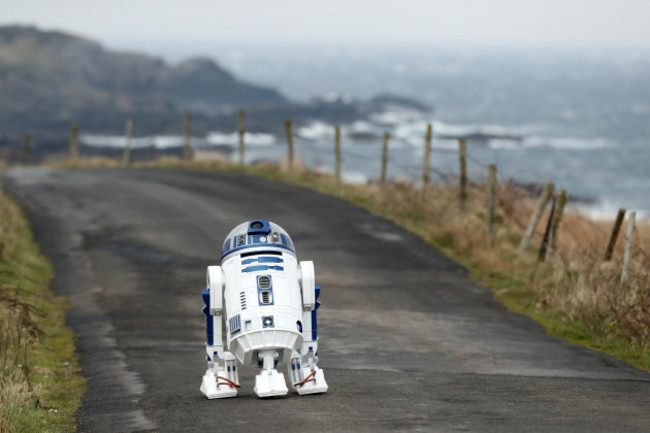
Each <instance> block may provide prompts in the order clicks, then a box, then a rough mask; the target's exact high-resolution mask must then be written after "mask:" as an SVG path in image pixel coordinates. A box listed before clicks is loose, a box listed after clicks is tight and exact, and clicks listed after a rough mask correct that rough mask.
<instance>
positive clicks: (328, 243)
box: [4, 168, 650, 433]
mask: <svg viewBox="0 0 650 433" xmlns="http://www.w3.org/2000/svg"><path fill="white" fill-rule="evenodd" d="M4 188H5V190H7V191H8V192H10V193H11V194H12V195H13V196H14V197H16V198H17V200H18V201H19V202H20V203H21V204H22V205H23V206H24V208H25V209H26V211H27V213H28V215H29V217H30V220H31V221H32V224H33V227H34V230H35V233H36V237H37V240H38V241H39V243H40V245H41V246H42V248H43V251H44V253H45V254H47V255H48V256H49V257H50V258H51V259H52V261H53V264H54V268H55V273H56V276H55V279H54V281H53V289H54V291H55V292H56V293H57V294H59V295H64V296H67V297H69V298H70V300H71V302H72V305H73V308H72V310H71V311H70V312H69V314H68V323H69V324H70V326H71V327H72V328H73V329H74V331H75V332H76V334H77V336H78V350H79V354H80V360H81V364H82V368H83V374H84V375H85V376H86V377H88V378H89V381H88V391H87V393H86V395H85V397H84V400H83V404H82V407H81V409H80V412H79V416H78V425H79V428H78V430H79V431H80V432H99V433H102V432H116V431H160V432H180V431H183V432H193V431H196V432H199V431H200V432H202V431H212V430H223V431H253V430H271V431H280V430H282V431H306V430H311V431H436V432H437V431H440V432H453V431H480V432H496V431H513V432H529V431H530V432H544V431H546V432H564V431H566V432H589V433H594V432H608V433H609V432H613V431H626V432H633V431H648V425H650V375H649V374H647V373H645V372H642V371H640V370H637V369H635V368H633V367H631V366H629V365H627V364H625V363H623V362H621V361H619V360H617V359H615V358H613V357H611V356H608V355H605V354H602V353H598V352H594V351H591V350H588V349H586V348H584V347H580V346H576V345H574V344H570V343H567V342H565V341H562V340H559V339H556V338H552V337H549V336H548V335H546V334H545V333H544V330H543V329H542V327H541V326H539V325H538V324H536V323H535V322H533V321H532V320H531V319H529V318H527V317H524V316H521V315H518V314H514V313H510V312H508V311H506V310H505V308H504V307H503V306H501V305H500V304H499V303H498V302H496V301H495V300H494V298H493V296H492V293H491V292H490V291H489V290H487V289H485V288H483V287H481V286H479V285H477V284H476V283H475V282H473V281H471V279H469V278H468V275H467V272H466V271H465V270H464V269H463V268H462V267H460V266H459V265H457V264H455V263H453V262H451V261H450V260H449V259H447V258H445V257H444V256H443V255H442V254H440V253H439V252H438V251H436V250H435V249H434V248H432V247H430V246H429V245H427V244H426V243H425V242H423V241H422V240H420V239H418V238H416V237H415V236H413V235H412V234H410V233H408V232H406V231H404V230H402V229H400V228H398V227H395V226H394V225H392V224H390V223H388V222H386V221H384V220H382V219H380V218H378V217H375V216H372V215H370V214H368V213H367V212H366V211H364V210H361V209H359V208H356V207H354V206H352V205H350V204H347V203H345V202H342V201H340V200H338V199H335V198H332V197H326V196H322V195H319V194H317V193H315V192H313V191H310V190H307V189H305V188H300V187H295V186H289V185H285V184H282V183H278V182H272V181H269V180H266V179H260V178H254V177H248V176H245V175H241V174H234V173H220V172H198V171H189V170H181V169H164V170H161V169H137V170H127V169H103V170H69V171H65V170H50V169H44V168H30V169H17V170H11V171H6V172H5V174H4ZM252 218H266V219H269V220H271V221H274V222H276V223H278V224H280V225H281V226H283V227H284V228H285V229H287V231H288V232H289V233H290V234H291V236H292V238H293V240H294V243H295V245H296V248H297V251H298V257H299V259H300V260H313V261H314V263H315V265H316V275H317V282H318V283H320V284H321V285H322V287H323V292H322V297H321V301H322V303H323V307H322V308H321V309H320V310H319V313H320V317H319V335H320V337H321V342H320V343H321V345H320V350H319V352H320V353H319V354H320V356H321V364H320V365H321V367H323V369H324V370H325V374H326V376H327V380H328V383H329V385H330V390H329V392H328V393H327V394H324V395H317V396H303V397H300V396H298V395H295V394H290V395H289V396H288V397H287V398H284V399H273V400H260V399H257V398H256V397H255V396H254V394H253V392H252V388H253V383H254V375H255V374H256V370H254V369H242V372H241V382H242V385H243V386H242V389H241V391H240V394H239V396H238V397H236V398H234V399H226V400H218V401H214V400H213V401H208V400H206V399H204V398H203V396H202V395H201V393H200V392H199V390H198V388H199V385H200V381H201V376H202V374H203V371H204V368H205V366H204V361H203V353H204V352H203V338H204V318H203V316H202V315H201V314H200V309H201V307H202V301H201V297H200V290H201V288H202V285H203V282H204V278H205V277H204V274H205V267H206V266H207V265H211V264H217V263H218V261H219V247H220V245H221V243H222V242H223V239H224V236H225V235H226V234H227V233H228V232H229V231H230V230H231V229H232V228H233V227H235V226H236V225H237V224H239V223H241V222H243V221H246V220H249V219H252Z"/></svg>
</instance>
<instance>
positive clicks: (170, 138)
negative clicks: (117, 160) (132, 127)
mask: <svg viewBox="0 0 650 433" xmlns="http://www.w3.org/2000/svg"><path fill="white" fill-rule="evenodd" d="M79 142H80V143H81V144H85V145H86V146H92V147H109V148H116V149H123V148H124V147H126V137H125V136H124V135H95V134H81V135H80V136H79ZM180 146H183V137H181V136H174V135H154V136H148V137H137V138H136V137H134V138H131V147H132V148H143V147H155V148H158V149H167V148H171V147H180Z"/></svg>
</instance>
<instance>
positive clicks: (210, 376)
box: [201, 369, 239, 400]
mask: <svg viewBox="0 0 650 433" xmlns="http://www.w3.org/2000/svg"><path fill="white" fill-rule="evenodd" d="M237 388H239V385H238V384H236V383H235V382H232V381H230V380H229V379H227V378H226V372H225V371H219V372H217V374H216V375H215V374H214V372H213V371H212V370H210V369H208V370H207V371H206V372H205V374H204V375H203V382H202V383H201V392H202V393H203V394H204V395H205V396H206V397H207V398H208V399H210V400H212V399H214V398H227V397H235V396H236V395H237Z"/></svg>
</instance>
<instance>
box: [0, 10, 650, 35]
mask: <svg viewBox="0 0 650 433" xmlns="http://www.w3.org/2000/svg"><path fill="white" fill-rule="evenodd" d="M649 17H650V0H448V1H438V0H428V1H427V0H390V1H385V0H321V1H318V2H316V1H307V0H248V1H247V0H231V1H222V0H211V1H204V0H104V1H90V0H86V1H82V0H0V24H13V23H21V24H36V25H38V26H39V27H42V28H46V29H63V30H67V31H72V32H74V33H78V34H83V35H86V36H88V37H91V38H93V39H98V40H100V41H102V42H104V43H106V44H108V45H116V46H125V45H128V44H129V43H134V44H135V45H136V46H139V45H142V44H143V43H156V44H164V43H173V44H192V43H201V44H205V43H216V42H221V43H224V42H225V43H305V44H311V43H318V44H337V45H340V44H346V45H348V44H349V45H368V44H370V45H385V44H392V45H411V44H414V45H445V44H471V45H496V46H500V45H519V46H521V45H534V46H558V45H570V46H576V45H577V46H584V45H589V46H604V45H606V46H612V45H613V46H617V45H631V46H636V47H646V46H647V47H650V25H648V20H649Z"/></svg>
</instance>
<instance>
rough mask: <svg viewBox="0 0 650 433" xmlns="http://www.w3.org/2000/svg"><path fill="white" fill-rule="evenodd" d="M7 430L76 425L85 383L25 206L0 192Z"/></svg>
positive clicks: (1, 352) (2, 385)
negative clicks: (19, 207)
mask: <svg viewBox="0 0 650 433" xmlns="http://www.w3.org/2000/svg"><path fill="white" fill-rule="evenodd" d="M0 248H1V249H0V431H1V432H6V433H12V432H29V433H32V432H72V431H74V430H75V421H74V414H75V412H76V411H77V409H78V407H79V404H80V401H81V397H82V395H83V392H84V389H85V381H84V379H83V378H82V377H81V375H80V374H79V364H78V362H77V357H76V354H75V346H74V336H73V334H72V331H71V330H70V329H68V328H67V327H66V326H65V310H66V308H67V307H68V304H67V302H66V300H65V299H63V298H61V297H56V296H54V295H53V294H52V292H51V291H50V290H49V283H50V280H51V279H52V268H51V266H50V264H49V262H48V260H47V259H46V258H45V257H44V256H43V255H41V254H40V253H39V249H38V246H37V245H36V244H35V242H34V240H33V237H32V233H31V230H30V227H29V224H28V222H27V220H26V219H25V217H24V216H23V215H22V213H21V212H20V210H19V209H18V207H17V206H16V205H15V204H14V203H13V202H12V201H11V200H10V199H9V198H8V197H6V196H4V195H2V194H1V193H0Z"/></svg>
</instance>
